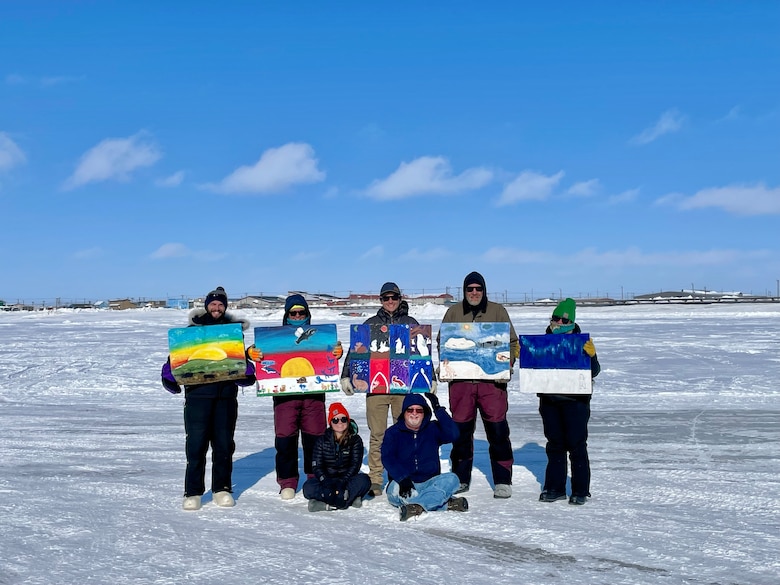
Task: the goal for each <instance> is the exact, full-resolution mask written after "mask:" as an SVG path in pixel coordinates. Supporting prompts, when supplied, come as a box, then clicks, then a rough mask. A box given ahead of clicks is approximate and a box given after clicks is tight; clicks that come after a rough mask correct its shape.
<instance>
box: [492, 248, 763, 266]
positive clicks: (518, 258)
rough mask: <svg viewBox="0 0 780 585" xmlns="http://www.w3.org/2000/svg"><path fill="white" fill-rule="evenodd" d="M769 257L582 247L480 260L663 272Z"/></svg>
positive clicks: (511, 251)
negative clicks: (573, 250)
mask: <svg viewBox="0 0 780 585" xmlns="http://www.w3.org/2000/svg"><path fill="white" fill-rule="evenodd" d="M771 255H772V254H771V252H770V251H768V250H746V251H745V250H705V251H700V250H690V251H670V252H654V253H645V252H642V251H641V250H640V249H639V248H636V247H629V248H626V249H625V250H610V251H607V252H598V251H597V250H596V249H595V248H585V249H583V250H580V251H578V252H575V253H573V254H568V253H567V254H556V253H552V252H537V251H533V250H520V249H516V248H501V247H496V248H491V249H489V250H487V251H486V252H485V253H484V254H483V255H482V259H483V260H484V261H485V262H490V263H493V264H539V265H545V266H549V265H554V266H557V265H566V266H574V265H576V266H580V267H581V268H583V269H593V268H597V269H600V268H609V269H616V268H617V269H622V268H626V269H628V268H637V267H645V268H651V267H658V268H664V269H665V268H668V267H670V266H678V267H688V266H693V267H700V266H704V265H708V266H723V265H739V264H741V263H742V262H745V261H748V260H756V259H761V258H766V257H770V256H771Z"/></svg>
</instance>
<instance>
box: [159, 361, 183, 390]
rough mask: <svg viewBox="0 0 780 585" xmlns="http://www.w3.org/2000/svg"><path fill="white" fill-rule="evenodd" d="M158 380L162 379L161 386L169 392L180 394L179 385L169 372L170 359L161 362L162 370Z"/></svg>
mask: <svg viewBox="0 0 780 585" xmlns="http://www.w3.org/2000/svg"><path fill="white" fill-rule="evenodd" d="M160 380H161V381H162V385H163V388H165V389H166V390H167V391H168V392H170V393H171V394H181V386H179V383H178V382H177V381H176V378H174V377H173V372H171V360H170V359H168V361H167V362H165V363H164V364H163V367H162V371H161V372H160Z"/></svg>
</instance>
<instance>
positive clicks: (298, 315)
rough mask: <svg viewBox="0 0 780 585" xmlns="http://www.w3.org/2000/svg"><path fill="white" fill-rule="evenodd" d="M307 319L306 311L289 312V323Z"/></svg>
mask: <svg viewBox="0 0 780 585" xmlns="http://www.w3.org/2000/svg"><path fill="white" fill-rule="evenodd" d="M302 319H306V309H290V310H289V311H287V320H288V321H300V320H302Z"/></svg>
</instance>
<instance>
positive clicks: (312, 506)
mask: <svg viewBox="0 0 780 585" xmlns="http://www.w3.org/2000/svg"><path fill="white" fill-rule="evenodd" d="M327 509H328V504H326V503H325V502H320V501H319V500H309V512H324V511H325V510H327Z"/></svg>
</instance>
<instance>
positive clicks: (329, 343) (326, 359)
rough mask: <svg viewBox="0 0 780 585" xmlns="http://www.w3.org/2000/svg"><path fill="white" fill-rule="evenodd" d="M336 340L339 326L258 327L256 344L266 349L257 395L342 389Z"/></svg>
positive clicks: (258, 374) (258, 367)
mask: <svg viewBox="0 0 780 585" xmlns="http://www.w3.org/2000/svg"><path fill="white" fill-rule="evenodd" d="M336 343H338V338H337V334H336V326H335V325H305V326H303V327H296V326H292V325H283V326H279V327H255V347H256V348H258V349H259V350H260V351H262V352H263V359H262V360H260V361H259V362H257V364H256V374H255V375H256V376H257V395H258V396H278V395H280V394H308V393H311V392H336V391H337V390H340V388H341V387H340V385H339V360H338V359H336V357H335V356H334V355H333V349H334V348H335V347H336Z"/></svg>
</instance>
